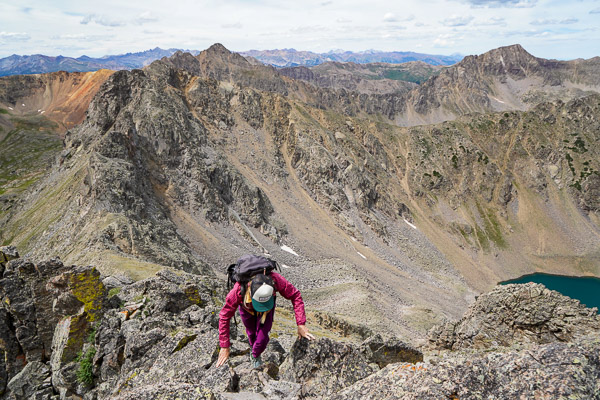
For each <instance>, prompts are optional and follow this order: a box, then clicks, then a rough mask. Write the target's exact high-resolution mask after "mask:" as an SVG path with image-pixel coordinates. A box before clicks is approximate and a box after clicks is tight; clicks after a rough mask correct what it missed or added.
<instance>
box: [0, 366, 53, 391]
mask: <svg viewBox="0 0 600 400" xmlns="http://www.w3.org/2000/svg"><path fill="white" fill-rule="evenodd" d="M49 376H50V369H49V368H48V367H47V366H46V365H45V364H44V363H42V362H39V361H32V362H30V363H29V364H27V365H26V366H25V367H24V368H23V369H22V370H21V372H19V373H18V374H17V375H15V376H14V377H13V378H12V379H11V380H10V382H8V385H7V387H6V388H7V391H8V397H7V398H8V399H10V400H13V399H14V400H26V399H30V398H33V397H34V394H35V393H36V392H37V391H38V390H43V389H44V387H43V385H44V382H45V381H46V379H47V378H48V377H49Z"/></svg>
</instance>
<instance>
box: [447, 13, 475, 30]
mask: <svg viewBox="0 0 600 400" xmlns="http://www.w3.org/2000/svg"><path fill="white" fill-rule="evenodd" d="M473 18H474V17H472V16H462V15H452V16H450V17H448V18H446V19H444V20H443V21H440V22H441V23H442V25H444V26H451V27H455V26H465V25H468V24H469V23H470V22H471V21H473Z"/></svg>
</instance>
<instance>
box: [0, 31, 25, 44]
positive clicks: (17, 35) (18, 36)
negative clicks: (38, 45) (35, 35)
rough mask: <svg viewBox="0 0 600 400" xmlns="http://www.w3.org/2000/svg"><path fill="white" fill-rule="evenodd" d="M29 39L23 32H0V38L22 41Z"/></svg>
mask: <svg viewBox="0 0 600 400" xmlns="http://www.w3.org/2000/svg"><path fill="white" fill-rule="evenodd" d="M29 39H31V37H30V36H29V34H28V33H25V32H0V40H8V41H17V42H23V41H26V40H29Z"/></svg>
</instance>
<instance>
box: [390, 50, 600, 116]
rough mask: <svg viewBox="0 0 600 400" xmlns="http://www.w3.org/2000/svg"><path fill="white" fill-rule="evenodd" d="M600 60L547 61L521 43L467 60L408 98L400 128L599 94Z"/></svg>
mask: <svg viewBox="0 0 600 400" xmlns="http://www.w3.org/2000/svg"><path fill="white" fill-rule="evenodd" d="M599 61H600V59H598V58H597V57H596V58H593V59H590V60H574V61H555V60H545V59H540V58H536V57H534V56H532V55H531V54H529V53H527V51H525V49H523V47H521V46H520V45H513V46H508V47H501V48H498V49H495V50H492V51H489V52H487V53H485V54H482V55H480V56H468V57H465V58H464V59H463V60H462V61H461V62H459V63H457V64H456V65H454V66H452V67H450V68H447V69H444V70H443V71H442V72H441V73H440V74H439V75H437V76H434V77H432V78H431V79H429V80H428V81H426V82H425V83H424V84H423V85H421V86H420V87H418V88H416V89H415V90H413V91H412V92H411V93H409V94H408V95H407V97H406V102H407V106H406V109H405V110H401V111H400V112H399V113H398V114H396V119H395V120H396V122H397V123H399V124H401V125H406V126H411V125H415V124H428V123H437V122H441V121H446V120H452V119H455V118H456V117H458V116H460V115H464V114H466V113H471V112H491V111H507V110H529V109H530V108H531V107H533V106H535V105H537V104H539V103H540V102H542V101H549V100H550V101H551V100H562V101H568V100H571V99H573V98H577V97H581V96H583V95H585V94H586V93H587V94H589V93H590V92H595V93H597V92H598V91H599V90H600V80H599V79H598V71H599V69H600V63H599Z"/></svg>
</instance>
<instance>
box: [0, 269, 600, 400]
mask: <svg viewBox="0 0 600 400" xmlns="http://www.w3.org/2000/svg"><path fill="white" fill-rule="evenodd" d="M103 281H106V282H112V284H113V285H117V286H114V287H113V289H111V291H110V292H108V293H107V292H106V291H105V290H104V286H103V283H102V282H103ZM117 282H120V283H117ZM44 290H45V291H44ZM225 294H226V291H225V288H224V285H223V282H222V281H220V280H216V279H214V278H212V277H207V276H198V275H193V274H188V273H182V272H175V271H174V270H162V271H160V272H159V273H157V274H156V275H155V276H154V277H152V278H148V279H145V280H141V281H138V282H135V283H131V282H123V281H122V280H120V279H118V277H103V276H100V275H99V274H98V272H97V271H96V270H95V269H93V268H92V267H77V266H71V267H67V266H65V265H63V264H62V263H61V262H60V261H58V260H52V261H50V262H46V263H40V264H37V265H36V264H32V263H29V262H27V261H23V260H13V261H11V262H9V263H8V265H7V269H6V271H4V273H3V275H2V277H1V279H0V298H1V299H2V307H1V308H0V318H1V319H0V322H1V324H0V352H1V353H2V355H3V357H2V358H1V359H0V360H1V361H2V362H1V363H0V398H1V399H11V400H13V399H29V398H43V399H52V398H55V397H54V396H56V397H60V396H62V397H67V398H68V397H69V396H73V397H75V396H77V397H83V398H86V399H98V400H100V399H132V400H133V399H142V400H143V399H154V398H156V397H157V396H158V395H160V396H162V398H167V399H194V398H199V397H204V398H215V399H233V398H235V399H243V398H248V399H289V400H293V399H323V398H331V399H381V398H390V399H406V398H408V399H439V398H452V397H459V398H465V399H475V398H481V397H491V398H511V397H515V396H517V397H526V398H529V397H544V396H556V395H559V396H566V397H568V396H571V397H578V398H594V397H595V396H596V395H597V393H598V389H599V388H598V374H599V373H600V358H599V357H598V354H600V353H599V350H600V348H599V339H600V333H599V330H598V329H594V328H593V327H597V324H598V317H597V315H595V310H590V309H585V308H583V307H581V306H580V305H579V304H576V303H577V302H575V301H574V300H571V299H568V298H566V297H564V296H561V295H559V294H558V293H556V292H552V291H549V290H547V289H545V288H543V287H542V286H541V285H531V284H527V285H509V286H506V287H502V288H501V289H498V290H495V291H493V292H491V293H489V294H485V295H482V296H480V298H479V299H478V301H477V302H476V303H475V304H474V305H473V306H472V307H471V309H470V310H469V311H468V312H467V314H465V316H464V317H463V319H462V320H461V321H459V323H457V324H458V325H457V326H459V327H461V328H455V331H456V333H455V334H454V337H460V338H461V339H462V341H459V340H455V343H460V351H444V352H442V353H440V352H438V351H436V352H429V350H427V349H424V350H425V352H424V353H422V352H421V351H420V350H418V349H415V348H413V347H411V346H409V345H407V344H405V343H403V342H401V341H399V340H398V339H395V338H393V337H392V338H389V337H388V338H385V339H384V338H382V337H381V336H379V335H376V336H374V337H370V338H368V339H367V340H365V341H364V342H363V343H361V344H357V343H351V342H346V343H341V342H338V341H336V340H334V339H330V338H318V339H317V340H315V341H311V342H309V341H308V340H306V339H302V340H295V339H296V337H295V330H294V329H293V327H292V326H289V327H285V326H282V327H277V326H276V327H275V328H274V330H273V332H272V338H271V341H270V343H269V345H268V347H267V350H266V351H265V353H263V355H262V358H263V360H264V361H265V364H264V365H263V366H262V367H260V368H257V369H252V367H251V362H250V358H249V356H248V354H249V351H250V349H249V346H248V344H247V341H246V338H245V337H244V336H243V335H241V332H240V331H241V329H243V328H241V327H240V329H236V327H235V325H232V330H231V336H232V347H231V357H230V360H229V362H228V364H227V365H225V366H223V367H220V368H216V367H215V362H216V360H217V357H218V350H219V349H218V345H217V344H218V329H217V328H218V313H219V310H220V306H219V304H221V302H222V299H223V297H224V296H225ZM48 305H51V306H48ZM488 306H489V307H492V310H490V309H489V307H488ZM44 307H46V308H45V309H44ZM547 308H550V309H553V310H554V311H553V312H554V314H553V315H546V314H544V311H543V310H544V309H547ZM533 311H538V312H537V313H536V315H537V314H540V315H546V317H547V318H546V319H545V321H544V322H543V323H541V324H540V323H537V322H535V321H531V318H535V317H532V312H533ZM277 312H278V315H277V318H276V320H281V318H282V317H283V316H284V315H285V313H282V311H280V310H279V309H278V311H277ZM490 314H496V315H495V317H490ZM559 315H561V316H562V317H564V318H563V319H564V321H565V323H564V324H563V325H561V326H562V327H563V328H564V330H565V331H567V330H568V331H569V332H570V334H569V335H567V336H560V335H549V336H538V338H542V340H538V341H536V340H523V337H524V336H519V335H518V334H515V335H513V336H511V335H510V333H506V327H507V326H513V327H515V332H516V331H519V330H521V329H522V327H524V326H528V327H529V328H531V327H532V326H534V325H536V324H537V325H538V326H542V325H543V324H546V326H548V327H550V329H554V328H552V326H553V324H558V323H559V322H560V321H559V320H558V316H559ZM469 321H470V324H471V326H472V327H473V326H475V325H478V326H479V327H480V331H479V333H478V334H477V336H478V337H482V336H483V335H484V334H483V333H482V332H484V331H485V332H487V335H488V337H490V336H491V335H492V333H491V332H493V331H494V330H495V331H497V332H499V334H497V336H502V335H504V336H503V337H504V339H503V340H500V339H496V343H497V344H496V345H495V346H494V348H493V349H490V348H486V349H485V351H479V350H478V348H480V347H481V346H480V345H479V343H480V342H486V341H484V340H480V341H476V340H471V341H469V340H465V339H464V338H463V337H462V336H460V335H461V333H462V332H464V331H465V329H462V328H463V327H464V326H465V325H466V324H467V323H469ZM474 321H485V322H481V323H479V324H475V322H474ZM574 324H578V325H579V326H586V327H588V329H587V331H586V332H583V331H581V330H576V329H574ZM308 325H309V327H313V328H315V327H316V326H315V324H314V321H309V322H308ZM444 329H446V328H444ZM461 329H462V330H461ZM471 330H473V329H471ZM554 331H555V332H557V330H556V329H554ZM25 333H27V334H25ZM505 333H506V334H505ZM327 335H328V336H334V333H333V332H327ZM447 336H448V335H447ZM540 341H541V342H544V344H540V343H539V342H540ZM47 342H48V343H51V346H48V344H47ZM486 343H488V342H486ZM446 347H448V346H446ZM458 347H459V346H454V348H455V349H456V348H458ZM488 347H489V346H488ZM48 361H49V362H48Z"/></svg>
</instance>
